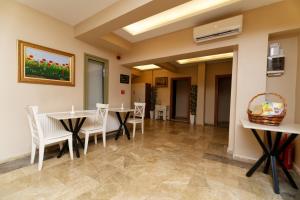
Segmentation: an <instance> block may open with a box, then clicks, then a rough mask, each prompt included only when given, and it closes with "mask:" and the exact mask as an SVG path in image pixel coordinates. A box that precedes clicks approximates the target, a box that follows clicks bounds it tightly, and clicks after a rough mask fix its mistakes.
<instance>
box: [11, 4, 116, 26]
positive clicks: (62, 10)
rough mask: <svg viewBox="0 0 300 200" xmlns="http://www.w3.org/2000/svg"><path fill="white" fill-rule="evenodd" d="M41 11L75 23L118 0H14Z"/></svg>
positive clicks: (72, 23) (70, 23)
mask: <svg viewBox="0 0 300 200" xmlns="http://www.w3.org/2000/svg"><path fill="white" fill-rule="evenodd" d="M16 1H18V2H19V3H22V4H25V5H27V6H29V7H31V8H34V9H36V10H38V11H40V12H42V13H45V14H47V15H49V16H51V17H54V18H56V19H58V20H60V21H63V22H65V23H67V24H69V25H72V26H73V25H76V24H78V23H79V22H81V21H83V20H86V19H87V18H89V17H90V16H92V15H94V14H96V13H97V12H99V11H102V10H103V9H105V8H107V7H108V6H110V5H112V4H114V3H116V2H117V1H119V0H16Z"/></svg>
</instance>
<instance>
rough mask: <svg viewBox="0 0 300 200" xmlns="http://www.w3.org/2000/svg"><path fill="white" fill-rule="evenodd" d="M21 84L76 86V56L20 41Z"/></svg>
mask: <svg viewBox="0 0 300 200" xmlns="http://www.w3.org/2000/svg"><path fill="white" fill-rule="evenodd" d="M18 46H19V82H27V83H40V84H53V85H66V86H74V85H75V80H74V74H75V71H74V70H75V69H74V65H75V55H74V54H70V53H66V52H62V51H58V50H55V49H50V48H47V47H43V46H39V45H36V44H32V43H28V42H24V41H18Z"/></svg>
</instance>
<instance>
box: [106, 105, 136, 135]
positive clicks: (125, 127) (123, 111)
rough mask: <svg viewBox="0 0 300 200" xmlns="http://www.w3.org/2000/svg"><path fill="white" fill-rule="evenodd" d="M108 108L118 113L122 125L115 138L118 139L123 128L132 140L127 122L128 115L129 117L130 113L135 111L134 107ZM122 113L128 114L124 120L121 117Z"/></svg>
mask: <svg viewBox="0 0 300 200" xmlns="http://www.w3.org/2000/svg"><path fill="white" fill-rule="evenodd" d="M108 110H109V111H110V112H115V113H116V115H117V118H118V121H119V123H120V126H119V129H118V131H117V134H116V137H115V140H117V139H118V138H119V137H120V134H121V132H122V130H123V128H124V130H125V134H126V136H127V138H128V140H130V132H129V130H128V128H127V126H126V122H127V119H128V117H129V114H130V113H131V112H133V111H134V109H131V108H109V109H108ZM120 113H126V116H125V118H124V120H122V117H121V114H120Z"/></svg>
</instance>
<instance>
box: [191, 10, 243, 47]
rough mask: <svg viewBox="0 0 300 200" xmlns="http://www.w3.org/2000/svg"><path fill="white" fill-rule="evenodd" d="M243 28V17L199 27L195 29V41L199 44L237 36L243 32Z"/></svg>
mask: <svg viewBox="0 0 300 200" xmlns="http://www.w3.org/2000/svg"><path fill="white" fill-rule="evenodd" d="M242 27H243V15H238V16H235V17H231V18H228V19H223V20H220V21H217V22H212V23H209V24H206V25H203V26H198V27H195V28H194V41H195V42H197V43H198V42H204V41H208V40H213V39H217V38H222V37H226V36H230V35H237V34H240V33H241V32H242Z"/></svg>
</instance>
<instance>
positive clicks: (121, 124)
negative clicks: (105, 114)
mask: <svg viewBox="0 0 300 200" xmlns="http://www.w3.org/2000/svg"><path fill="white" fill-rule="evenodd" d="M116 115H117V118H118V121H119V123H120V126H119V130H118V132H117V134H116V137H115V140H117V139H118V138H119V137H120V134H121V131H122V127H123V121H122V118H121V115H120V113H119V112H116Z"/></svg>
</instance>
